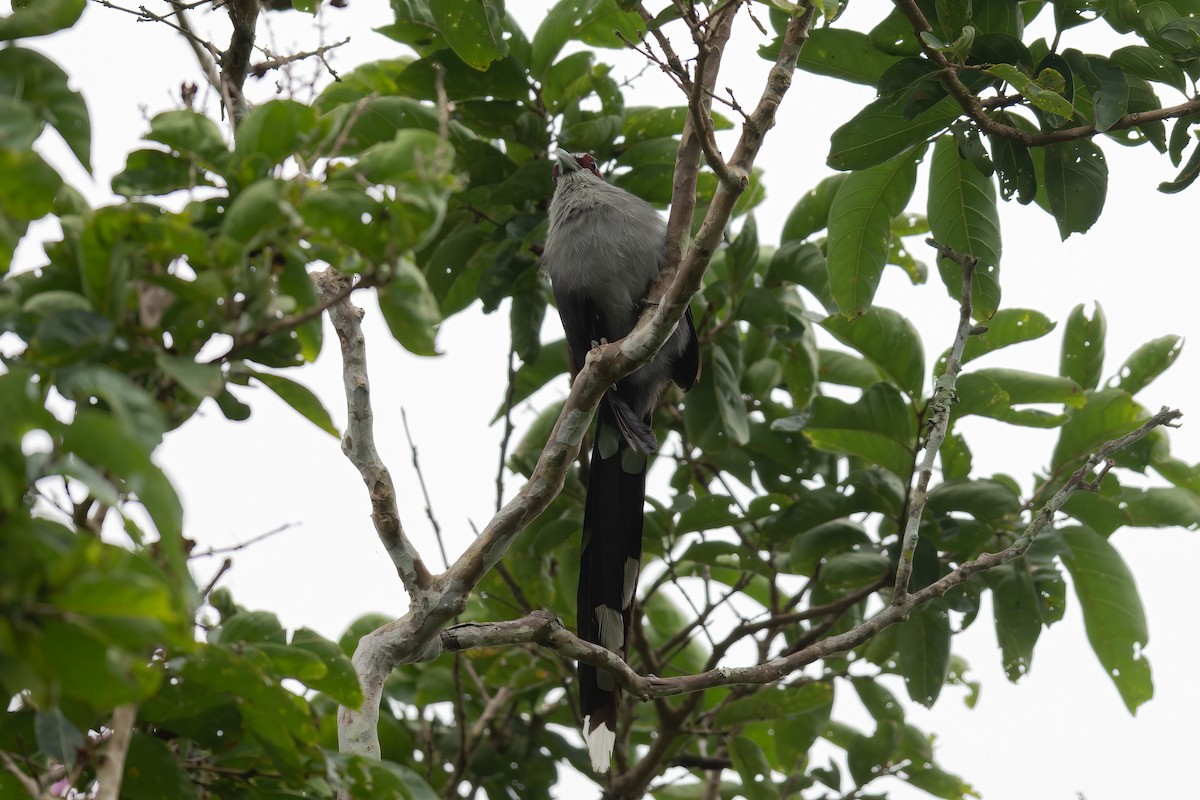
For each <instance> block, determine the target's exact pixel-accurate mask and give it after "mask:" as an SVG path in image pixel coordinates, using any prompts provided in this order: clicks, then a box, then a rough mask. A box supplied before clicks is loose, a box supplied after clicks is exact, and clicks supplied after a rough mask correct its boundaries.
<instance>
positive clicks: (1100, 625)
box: [1060, 527, 1154, 714]
mask: <svg viewBox="0 0 1200 800" xmlns="http://www.w3.org/2000/svg"><path fill="white" fill-rule="evenodd" d="M1060 533H1061V535H1062V540H1063V542H1064V544H1065V545H1066V548H1065V549H1064V550H1063V553H1062V559H1063V564H1065V565H1066V567H1067V570H1068V571H1069V572H1070V573H1071V581H1072V583H1073V584H1074V586H1075V596H1076V597H1078V598H1079V605H1080V608H1082V609H1083V624H1084V627H1085V628H1086V629H1087V635H1088V641H1089V642H1091V644H1092V650H1094V651H1095V653H1096V658H1097V659H1099V661H1100V665H1101V666H1102V667H1104V671H1105V672H1106V673H1108V676H1109V677H1110V678H1111V679H1112V681H1113V683H1114V684H1115V685H1116V687H1117V691H1118V692H1120V693H1121V699H1122V700H1124V701H1125V707H1126V708H1128V709H1129V712H1130V713H1131V714H1132V713H1136V712H1137V709H1138V707H1139V706H1140V705H1141V704H1142V703H1144V702H1146V701H1147V700H1149V699H1150V698H1151V697H1152V696H1153V695H1154V682H1153V679H1152V678H1151V675H1150V662H1149V661H1147V660H1146V657H1145V655H1144V653H1143V651H1144V649H1145V647H1146V642H1147V641H1148V640H1149V638H1150V634H1149V632H1148V631H1147V629H1146V615H1145V612H1144V611H1143V610H1142V600H1141V597H1140V596H1139V595H1138V590H1137V586H1136V585H1135V584H1134V581H1133V574H1132V573H1130V571H1129V567H1128V566H1126V564H1125V561H1124V560H1123V559H1122V558H1121V555H1120V554H1119V553H1118V552H1117V551H1116V549H1115V548H1114V547H1113V546H1112V545H1111V544H1109V543H1108V542H1107V541H1106V540H1105V539H1104V538H1103V537H1102V536H1100V534H1098V533H1096V532H1095V531H1093V530H1091V529H1089V528H1084V527H1075V528H1066V529H1063V530H1062V531H1060Z"/></svg>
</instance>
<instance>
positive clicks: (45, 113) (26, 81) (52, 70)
mask: <svg viewBox="0 0 1200 800" xmlns="http://www.w3.org/2000/svg"><path fill="white" fill-rule="evenodd" d="M39 5H40V3H39ZM0 97H8V98H11V99H13V100H24V101H25V102H26V103H29V104H30V105H31V106H33V107H34V108H35V109H37V113H38V116H39V118H41V119H42V120H44V121H45V122H46V123H47V124H48V125H50V126H52V127H53V128H54V129H55V130H56V131H58V133H59V135H60V136H62V138H63V140H64V141H65V142H66V143H67V147H69V148H71V152H72V153H73V154H74V155H75V158H77V159H79V163H80V164H81V165H83V168H84V169H85V170H87V171H88V172H91V169H92V166H91V151H92V123H91V119H90V118H89V117H88V110H87V105H86V104H85V103H84V101H83V95H81V94H79V92H76V91H73V90H72V89H70V88H69V87H68V86H67V74H66V73H65V72H63V71H62V69H61V68H60V67H59V66H58V65H57V64H55V63H54V62H53V61H51V60H50V59H48V58H46V57H45V56H43V55H42V54H41V53H35V52H34V51H32V50H25V49H23V48H20V47H7V48H5V49H3V50H0ZM4 172H5V170H4V169H0V174H3V173H4Z"/></svg>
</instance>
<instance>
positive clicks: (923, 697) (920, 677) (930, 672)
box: [896, 598, 950, 708]
mask: <svg viewBox="0 0 1200 800" xmlns="http://www.w3.org/2000/svg"><path fill="white" fill-rule="evenodd" d="M896 645H897V647H898V649H899V658H898V661H897V663H898V667H899V672H900V675H901V676H903V678H904V685H905V688H907V689H908V696H909V697H910V698H912V699H913V700H914V701H916V702H918V703H920V704H921V705H923V706H925V707H926V708H932V707H933V704H934V703H935V702H937V699H938V695H940V694H941V693H942V687H943V686H944V685H945V683H946V678H947V677H948V676H949V674H950V615H949V613H948V611H947V609H946V604H945V601H943V600H942V599H941V598H938V599H936V600H933V601H931V602H929V603H928V604H926V605H924V606H922V607H921V608H918V609H917V610H916V611H914V612H913V613H912V614H910V615H909V617H908V619H907V620H905V621H904V622H902V623H900V631H899V633H898V634H897V636H896Z"/></svg>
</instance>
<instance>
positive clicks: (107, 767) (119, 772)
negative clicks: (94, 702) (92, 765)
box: [96, 703, 137, 800]
mask: <svg viewBox="0 0 1200 800" xmlns="http://www.w3.org/2000/svg"><path fill="white" fill-rule="evenodd" d="M136 719H137V706H136V705H134V704H133V703H126V704H125V705H120V706H117V707H116V708H115V709H113V715H112V721H111V722H110V723H109V727H110V728H111V730H112V734H111V735H110V736H109V737H108V742H107V743H105V745H104V752H103V753H102V754H101V755H100V762H99V764H98V765H97V766H96V785H97V786H98V787H99V788H97V790H96V800H118V798H119V797H120V796H121V779H122V778H123V777H124V776H125V756H126V754H127V753H128V752H129V741H130V739H131V738H132V737H133V723H134V720H136Z"/></svg>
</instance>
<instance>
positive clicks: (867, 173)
mask: <svg viewBox="0 0 1200 800" xmlns="http://www.w3.org/2000/svg"><path fill="white" fill-rule="evenodd" d="M919 158H920V152H919V151H916V152H910V153H905V154H904V155H902V156H900V157H898V158H896V159H894V160H892V161H888V162H886V163H883V164H879V165H877V166H873V167H869V168H867V169H862V170H858V171H856V172H852V173H851V174H850V176H849V177H848V178H847V179H846V181H845V182H844V183H843V184H842V185H841V188H839V189H838V192H837V194H836V195H835V196H834V198H833V203H832V204H831V206H830V209H829V242H828V245H827V248H826V252H825V258H826V264H827V266H828V270H829V288H830V290H831V291H832V292H833V297H834V300H836V301H837V304H838V308H840V309H841V310H842V313H843V314H845V315H846V316H848V317H856V316H859V315H861V314H864V313H866V311H867V309H868V308H869V307H870V305H871V301H872V299H873V298H874V297H875V290H876V289H877V288H878V287H879V279H880V277H881V275H882V274H883V267H884V265H885V264H886V263H887V256H888V240H889V238H890V236H891V223H892V218H893V217H895V216H896V215H897V214H899V213H900V212H902V211H903V210H904V207H905V206H906V205H908V201H909V198H910V197H912V192H913V187H914V186H915V185H916V180H917V160H918V159H919Z"/></svg>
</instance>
